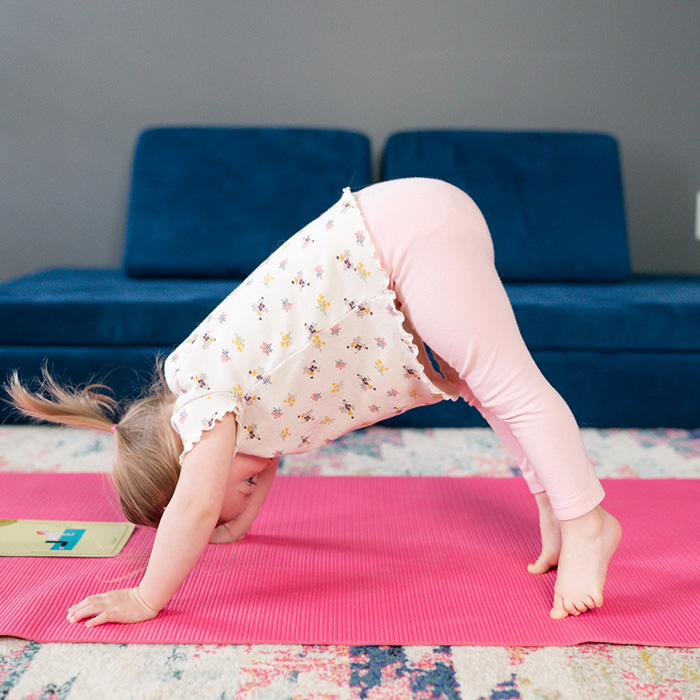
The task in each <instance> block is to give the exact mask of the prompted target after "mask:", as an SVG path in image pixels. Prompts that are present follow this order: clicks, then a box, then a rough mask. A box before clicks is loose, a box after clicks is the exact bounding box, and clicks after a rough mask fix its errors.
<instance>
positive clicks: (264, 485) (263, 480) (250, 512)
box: [209, 457, 280, 544]
mask: <svg viewBox="0 0 700 700" xmlns="http://www.w3.org/2000/svg"><path fill="white" fill-rule="evenodd" d="M279 462H280V460H279V457H277V458H275V459H273V460H271V461H270V463H269V464H268V466H267V467H265V469H263V471H261V472H260V473H259V474H258V477H257V478H258V483H257V486H256V487H255V491H253V495H252V496H251V497H250V500H249V501H248V503H247V505H246V507H245V510H243V511H242V512H241V513H239V514H238V515H237V516H236V517H235V518H233V519H231V520H229V521H228V522H226V523H223V524H222V525H219V526H218V527H217V528H216V529H215V530H214V532H213V533H212V535H211V539H210V540H209V541H210V542H214V543H215V544H225V543H227V542H237V541H238V540H242V539H243V538H244V537H245V534H246V532H248V529H249V528H250V526H251V525H252V524H253V521H254V520H255V518H256V517H257V515H258V511H259V510H260V508H262V505H263V503H265V498H266V497H267V492H268V491H269V490H270V486H272V482H273V480H274V478H275V474H276V473H277V467H278V465H279Z"/></svg>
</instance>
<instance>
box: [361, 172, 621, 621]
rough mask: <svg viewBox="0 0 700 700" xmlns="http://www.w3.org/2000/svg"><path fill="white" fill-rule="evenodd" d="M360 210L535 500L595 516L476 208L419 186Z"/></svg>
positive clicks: (418, 324) (375, 190)
mask: <svg viewBox="0 0 700 700" xmlns="http://www.w3.org/2000/svg"><path fill="white" fill-rule="evenodd" d="M358 203H359V205H360V208H361V209H362V212H363V214H364V216H365V219H366V222H367V226H368V229H369V231H370V234H371V235H372V238H373V240H374V242H375V247H376V249H377V252H378V255H379V257H380V259H381V260H382V262H383V264H384V266H385V268H386V269H387V271H388V272H389V275H390V277H391V280H392V283H393V284H394V289H395V291H396V294H397V297H398V298H399V301H400V303H401V305H402V310H403V312H404V314H405V315H406V316H407V318H408V319H409V321H410V322H411V324H412V325H413V327H414V328H415V329H416V331H417V333H418V335H419V336H420V337H421V338H422V339H423V340H424V341H425V342H426V343H427V344H428V345H429V346H430V347H431V348H432V349H433V350H434V351H435V352H436V353H437V354H438V355H440V357H441V358H442V359H443V360H444V362H445V363H446V364H447V365H449V367H451V368H454V371H455V372H456V375H457V377H458V386H459V388H460V392H461V393H462V395H463V396H465V397H466V398H471V402H472V403H474V404H475V405H477V407H478V408H480V410H481V411H482V413H483V414H484V415H485V416H486V418H487V419H488V420H489V422H490V423H491V424H492V425H493V426H494V428H495V429H496V430H497V432H498V434H499V435H500V436H501V437H502V438H503V439H504V440H505V442H506V444H507V445H508V447H509V448H510V449H511V450H512V451H513V452H514V455H515V456H516V458H517V459H518V462H519V463H520V466H521V468H522V471H523V473H524V475H525V477H526V479H527V480H528V484H529V485H530V488H531V490H532V491H533V492H535V493H537V492H540V491H541V490H542V489H544V490H545V491H546V493H547V496H548V497H549V501H550V502H551V506H552V508H553V512H554V514H555V515H556V518H557V519H558V520H560V521H568V520H574V519H576V518H579V517H581V516H584V515H589V514H591V513H594V512H597V510H596V509H597V506H598V504H599V503H600V501H601V500H602V498H603V490H602V488H601V486H600V483H599V481H598V480H597V478H596V477H595V474H594V473H593V468H592V465H591V463H590V460H589V458H588V455H587V454H586V451H585V449H584V446H583V442H582V440H581V435H580V432H579V430H578V426H577V424H576V422H575V420H574V417H573V415H572V414H571V411H570V410H569V408H568V406H567V405H566V403H565V402H564V401H563V399H562V398H561V397H560V396H559V394H558V393H557V392H556V391H555V390H554V389H553V388H552V387H551V386H550V385H549V383H548V382H547V381H546V380H545V379H544V377H543V376H542V374H541V372H540V371H539V369H538V368H537V366H536V364H535V362H534V361H533V359H532V357H531V356H530V353H529V351H528V350H527V348H526V347H525V344H524V342H523V340H522V337H521V336H520V332H519V329H518V327H517V323H516V321H515V317H514V315H513V311H512V308H511V306H510V302H509V300H508V297H507V295H506V293H505V290H504V289H503V285H502V284H501V282H500V280H499V278H498V275H497V274H496V270H495V267H494V264H493V247H492V244H491V239H490V235H489V233H488V228H487V226H486V222H485V221H484V219H483V217H482V216H481V213H480V212H479V210H478V208H477V207H476V205H475V204H474V203H473V202H472V201H471V199H470V198H469V197H467V196H466V195H465V194H464V193H462V192H461V191H460V190H458V189H457V188H454V187H452V186H451V185H447V184H445V183H441V182H438V181H431V180H420V179H416V180H409V181H391V182H386V183H381V184H380V185H375V186H374V187H370V188H368V189H366V190H363V191H362V192H360V193H359V195H358ZM608 529H609V528H608ZM562 534H564V530H563V529H562ZM611 541H612V540H610V538H607V539H606V546H605V550H606V555H605V556H607V559H609V558H610V556H612V551H610V549H611V545H610V542H611ZM615 545H616V542H615ZM612 550H613V551H614V547H612ZM562 552H564V548H562ZM607 552H609V553H607ZM605 566H607V561H606V562H605ZM593 568H596V569H597V570H598V571H600V568H601V567H600V566H597V565H596V566H594V567H593ZM579 573H580V572H579ZM561 574H562V572H561V562H560V577H561ZM596 576H597V578H598V579H599V578H600V576H599V575H596ZM573 577H574V572H571V576H567V580H568V579H573ZM589 578H590V577H589ZM603 579H604V575H603ZM586 580H588V579H586ZM591 586H592V584H591ZM569 587H571V585H570V584H569ZM594 587H596V588H600V589H601V590H602V582H599V585H598V584H596V586H594ZM572 595H573V594H572ZM591 595H592V596H593V599H594V601H595V602H597V600H598V598H600V594H599V593H598V591H597V590H596V591H595V592H592V593H591ZM556 607H557V605H556V601H555V608H556ZM584 607H590V604H588V603H585V604H584ZM569 612H575V611H574V610H573V608H572V610H570V611H569ZM564 614H566V613H564Z"/></svg>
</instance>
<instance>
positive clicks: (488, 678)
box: [0, 426, 700, 700]
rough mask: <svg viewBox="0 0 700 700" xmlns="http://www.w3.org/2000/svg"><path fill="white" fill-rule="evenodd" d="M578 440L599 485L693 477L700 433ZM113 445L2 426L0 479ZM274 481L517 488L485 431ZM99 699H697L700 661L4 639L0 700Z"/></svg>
mask: <svg viewBox="0 0 700 700" xmlns="http://www.w3.org/2000/svg"><path fill="white" fill-rule="evenodd" d="M583 437H584V442H585V444H586V447H587V449H588V451H589V454H590V455H591V458H592V459H593V461H594V462H595V464H596V468H597V471H598V474H599V476H601V477H612V478H623V479H639V478H700V431H686V430H593V429H584V430H583ZM111 440H112V437H111V435H108V434H102V433H97V432H93V431H81V430H72V429H57V428H50V427H26V426H21V427H20V426H6V427H0V471H25V472H29V471H31V472H75V471H80V472H86V471H107V470H108V469H109V463H110V454H111V444H112V443H111ZM280 469H281V473H283V474H295V475H305V474H320V475H365V474H366V475H422V476H429V475H446V476H467V475H480V476H491V477H494V478H512V477H514V476H517V475H518V472H517V468H516V467H515V466H514V463H513V460H512V459H511V458H510V456H509V454H508V453H507V451H506V450H505V449H504V448H503V446H502V445H501V444H500V442H499V440H498V438H496V437H495V436H494V435H493V433H491V432H490V431H489V430H487V429H464V430H460V429H430V430H415V429H403V430H401V429H389V428H381V427H375V428H369V429H367V430H364V431H360V432H357V433H352V434H350V435H348V436H345V437H344V438H342V439H340V440H338V441H336V442H335V443H333V444H331V445H328V446H327V447H325V448H323V449H321V450H319V451H317V452H314V453H308V454H304V455H296V456H292V457H287V458H285V460H284V461H283V463H282V464H281V467H280ZM1 565H2V562H1V560H0V566H1ZM0 595H2V592H0ZM699 624H700V622H699ZM98 697H99V698H104V699H111V698H114V699H119V700H122V699H125V698H134V699H136V698H138V699H139V700H141V699H143V700H150V699H151V698H153V699H156V698H164V699H165V698H167V699H168V700H179V699H180V698H182V699H183V700H184V699H185V698H194V697H196V698H202V699H203V700H209V699H211V700H268V699H272V698H281V699H285V700H286V699H289V700H302V699H303V700H307V699H308V700H345V699H347V700H356V699H365V698H366V699H367V700H388V699H393V698H411V699H414V698H415V699H426V700H428V699H431V700H441V699H443V698H444V699H445V700H502V699H518V698H523V699H528V700H535V699H538V700H542V699H551V700H555V699H557V700H569V699H571V700H579V699H580V700H590V699H592V698H595V699H596V700H604V699H607V698H610V699H611V700H612V699H613V698H615V699H616V700H618V699H620V700H622V699H627V698H629V699H630V700H662V699H672V700H700V649H677V648H664V647H637V646H614V645H605V644H583V645H579V646H576V647H549V648H530V647H517V648H516V647H435V648H433V647H415V646H406V647H348V646H298V645H290V646H267V645H179V644H176V645H126V644H125V645H120V644H39V643H36V642H28V641H26V640H21V639H15V638H9V637H2V638H0V700H63V699H64V698H65V699H67V700H82V699H83V698H90V699H92V698H98Z"/></svg>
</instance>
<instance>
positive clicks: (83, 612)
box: [67, 596, 100, 622]
mask: <svg viewBox="0 0 700 700" xmlns="http://www.w3.org/2000/svg"><path fill="white" fill-rule="evenodd" d="M97 608H98V605H97V601H96V600H95V597H94V596H90V598H86V599H85V600H81V601H80V602H79V603H76V604H75V605H73V606H71V607H70V608H68V615H67V619H68V621H69V622H79V621H80V620H83V619H85V618H86V617H90V616H92V615H96V614H98V613H99V612H100V610H98V609H97Z"/></svg>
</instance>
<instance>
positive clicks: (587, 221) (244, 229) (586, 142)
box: [0, 128, 700, 428]
mask: <svg viewBox="0 0 700 700" xmlns="http://www.w3.org/2000/svg"><path fill="white" fill-rule="evenodd" d="M382 176H383V178H385V179H393V178H399V177H412V176H423V177H437V178H441V179H444V180H447V181H449V182H452V183H453V184H455V185H457V186H458V187H461V188H462V189H464V190H465V191H466V192H468V193H469V194H470V195H471V196H472V197H473V198H474V200H475V201H476V202H477V204H478V205H479V206H480V208H481V209H482V211H483V212H484V214H485V216H486V219H487V221H488V223H489V227H490V229H491V232H492V235H493V239H494V246H495V250H496V265H497V267H498V270H499V273H500V274H501V277H502V278H503V279H504V282H505V284H506V289H507V291H508V294H509V296H510V298H511V301H512V303H513V307H514V309H515V313H516V316H517V318H518V322H519V324H520V327H521V331H522V333H523V336H524V338H525V340H526V342H527V344H528V346H529V347H530V349H531V351H532V353H533V356H534V357H535V359H536V361H537V363H538V364H539V366H540V367H541V369H542V370H543V372H544V374H545V375H546V376H547V378H548V379H549V380H550V381H551V383H552V384H553V385H554V386H555V387H556V388H557V389H558V390H559V391H560V392H561V393H562V395H563V396H564V397H565V399H566V400H567V401H568V402H569V404H570V405H571V407H572V409H573V410H574V413H575V415H576V417H577V419H578V420H579V422H580V423H581V424H582V425H591V426H618V427H624V426H636V427H657V426H673V427H688V428H695V427H698V425H699V424H700V402H699V401H698V399H697V397H698V396H700V279H694V278H662V277H635V276H632V275H631V274H630V263H629V253H628V248H627V240H626V224H625V211H624V198H623V190H622V176H621V169H620V158H619V153H618V148H617V143H616V141H615V140H614V139H613V138H611V137H609V136H606V135H601V134H581V133H540V132H488V131H486V132H485V131H464V130H460V131H415V132H401V133H396V134H394V135H392V136H391V137H390V138H389V139H388V141H387V144H386V147H385V149H384V153H383V163H382ZM370 181H371V160H370V147H369V142H368V140H367V139H366V137H364V136H363V135H361V134H357V133H353V132H347V131H337V130H322V129H316V130H306V129H233V128H232V129H225V128H222V129H218V128H164V129H153V130H149V131H146V132H144V133H143V134H142V135H141V136H140V138H139V140H138V143H137V146H136V151H135V156H134V166H133V176H132V188H131V194H130V201H129V215H128V222H127V231H126V244H125V252H124V264H123V267H122V269H119V270H49V271H41V272H37V273H35V274H33V275H29V276H27V277H24V278H21V279H16V280H12V281H9V282H7V283H5V284H3V285H0V319H2V323H0V376H5V375H6V374H7V373H8V372H9V371H10V370H11V369H14V368H17V369H18V370H19V371H20V374H21V375H22V376H25V377H30V376H34V375H36V374H37V373H38V371H39V368H40V367H41V364H42V362H44V361H45V360H46V359H48V362H49V364H50V366H52V367H54V369H55V370H56V371H57V372H58V374H59V375H61V376H63V377H65V378H66V379H69V380H71V381H78V382H84V381H87V380H88V379H90V378H91V377H92V376H96V377H98V378H101V379H105V380H106V383H108V384H110V385H111V386H112V387H113V388H114V389H115V391H116V392H117V393H118V394H120V395H128V394H133V393H134V392H135V391H137V390H138V387H139V386H140V385H141V384H142V383H143V381H144V379H145V378H147V376H148V368H149V367H150V366H151V365H152V361H153V357H154V356H155V355H156V354H158V353H162V354H167V353H168V352H169V351H170V349H172V347H173V346H174V345H176V344H177V343H179V342H180V341H181V339H182V338H183V337H185V336H186V335H187V334H188V333H189V331H190V330H191V329H192V327H193V326H194V325H196V324H197V323H198V322H199V321H200V320H201V319H202V318H203V317H204V316H206V314H207V313H208V312H209V311H210V310H211V309H212V308H213V307H214V306H215V305H216V304H217V303H218V301H219V300H220V299H222V298H223V297H224V296H225V295H226V294H227V293H228V292H229V291H230V290H231V289H232V288H233V287H234V286H235V285H236V284H238V282H239V281H240V279H242V278H243V277H245V275H246V274H247V273H248V272H249V271H251V270H252V269H253V268H254V267H255V266H256V265H257V264H258V263H259V262H260V261H261V260H262V259H264V257H266V255H267V254H268V253H269V252H271V251H272V250H273V249H274V248H275V247H276V246H277V244H278V243H279V242H281V241H282V240H284V239H285V238H286V237H287V236H289V235H291V234H292V233H294V232H295V231H296V230H297V229H298V228H300V227H301V226H302V225H304V224H305V223H306V222H307V221H308V220H310V219H311V218H313V217H315V216H316V215H318V214H320V213H321V212H322V211H323V210H324V209H325V208H326V207H327V206H329V205H330V204H331V203H332V202H334V201H335V200H336V199H337V197H338V196H339V193H340V191H341V190H342V188H343V187H346V186H351V187H352V188H359V187H362V186H364V185H366V184H368V183H369V182H370ZM457 302H459V300H457ZM4 417H5V419H6V420H12V418H11V417H10V416H9V415H8V413H7V412H5V413H4ZM390 423H393V424H394V425H410V426H457V425H480V424H481V423H482V422H481V419H480V417H479V416H478V414H477V413H476V412H475V411H474V410H473V409H472V408H470V407H469V406H467V405H466V404H464V403H461V402H460V403H457V404H453V403H451V402H443V403H441V404H438V405H435V406H431V407H428V408H423V409H417V410H415V411H411V412H409V413H407V414H404V415H403V416H399V417H397V418H395V419H392V421H390Z"/></svg>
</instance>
